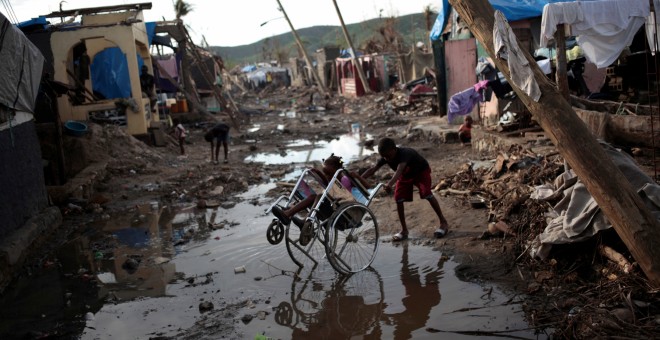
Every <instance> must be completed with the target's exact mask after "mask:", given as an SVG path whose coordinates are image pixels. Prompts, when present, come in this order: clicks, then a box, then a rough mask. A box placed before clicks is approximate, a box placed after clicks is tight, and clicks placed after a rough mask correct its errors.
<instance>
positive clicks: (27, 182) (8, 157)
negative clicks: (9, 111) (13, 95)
mask: <svg viewBox="0 0 660 340" xmlns="http://www.w3.org/2000/svg"><path fill="white" fill-rule="evenodd" d="M17 117H18V118H19V119H20V120H23V121H24V122H23V123H20V124H17V120H16V119H14V121H13V123H12V124H16V125H13V126H12V127H11V128H9V126H8V125H9V124H7V123H4V124H0V188H1V189H0V190H2V195H0V240H1V239H3V238H5V237H6V236H7V234H8V233H10V232H12V231H14V230H16V229H18V228H19V227H21V226H22V225H23V223H25V222H26V221H27V220H28V219H29V218H30V217H32V216H34V215H36V214H38V213H39V212H40V211H42V210H43V209H45V208H46V207H47V206H48V197H47V194H46V186H45V183H44V172H43V165H42V162H41V150H40V148H39V140H38V138H37V132H36V128H35V125H34V120H33V119H32V115H30V114H27V113H20V112H19V113H18V114H17Z"/></svg>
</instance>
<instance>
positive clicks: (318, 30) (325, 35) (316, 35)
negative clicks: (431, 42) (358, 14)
mask: <svg viewBox="0 0 660 340" xmlns="http://www.w3.org/2000/svg"><path fill="white" fill-rule="evenodd" d="M390 19H391V18H390ZM387 20H388V19H387V18H379V19H371V20H368V21H363V22H361V23H356V24H351V25H347V26H346V28H347V29H348V32H349V34H351V38H352V39H353V44H355V46H356V48H358V49H361V48H363V47H364V45H365V44H366V42H367V41H368V40H370V39H371V40H373V41H376V42H381V41H382V40H383V38H382V35H381V34H380V33H379V31H380V28H381V27H383V26H384V25H385V24H386V21H387ZM433 20H435V17H434V18H433ZM393 28H394V29H395V31H396V32H398V33H399V34H400V35H401V36H402V38H403V44H404V45H405V46H412V45H413V44H414V43H415V42H416V41H426V40H427V39H428V38H427V34H426V33H425V32H426V28H425V19H424V14H423V13H418V14H409V15H405V16H400V17H397V18H395V19H394V25H393ZM297 31H298V35H299V36H300V39H301V40H302V41H303V44H304V45H305V47H306V49H307V52H308V53H313V52H314V51H316V50H317V49H319V48H321V47H323V46H339V47H341V48H346V47H347V46H346V42H345V40H344V36H343V34H342V32H341V28H340V27H339V26H314V27H308V28H302V29H299V30H297ZM210 49H211V50H212V51H213V52H215V53H216V54H219V55H220V56H222V58H223V59H224V60H225V65H226V66H227V67H228V68H231V67H233V66H235V65H244V64H249V63H255V62H261V61H267V60H269V59H270V60H274V59H277V57H276V51H280V57H281V58H283V59H285V58H292V57H296V56H298V48H297V46H296V43H295V41H294V39H293V34H291V33H290V32H289V33H284V34H280V35H276V36H273V37H270V38H266V39H262V40H260V41H257V42H255V43H252V44H249V45H241V46H233V47H225V46H211V47H210Z"/></svg>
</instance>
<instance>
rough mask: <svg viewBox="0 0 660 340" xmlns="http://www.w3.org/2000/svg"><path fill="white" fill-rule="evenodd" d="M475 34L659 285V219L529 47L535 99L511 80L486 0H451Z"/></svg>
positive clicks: (642, 265) (634, 254)
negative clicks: (495, 39) (495, 44)
mask: <svg viewBox="0 0 660 340" xmlns="http://www.w3.org/2000/svg"><path fill="white" fill-rule="evenodd" d="M449 2H450V3H451V4H452V5H453V6H454V9H455V10H456V11H457V12H458V13H459V15H460V16H461V19H462V20H464V21H465V22H466V23H467V24H468V25H469V27H470V31H471V32H472V33H473V34H474V35H475V36H476V37H477V39H479V41H480V42H481V43H482V45H483V46H484V48H485V49H486V51H488V54H489V55H490V56H491V58H492V59H493V62H494V63H495V65H496V66H497V68H498V69H499V70H500V71H501V72H502V73H503V74H504V75H505V76H506V78H507V80H508V81H509V84H511V85H512V87H513V89H514V91H515V92H516V93H517V94H518V97H520V99H521V100H522V101H523V103H524V104H525V105H526V106H527V108H528V109H529V111H530V112H531V113H532V114H533V115H534V117H535V119H536V120H537V121H538V122H539V124H540V125H541V127H543V130H544V131H545V133H546V135H547V136H548V137H549V138H550V139H551V140H552V142H553V143H554V145H555V146H556V147H557V149H558V150H559V152H560V153H561V155H562V156H563V157H564V159H566V161H567V162H568V163H569V165H570V166H571V167H572V168H573V170H574V171H575V173H576V174H577V176H578V177H579V178H580V179H581V180H582V181H583V182H584V184H585V186H586V187H587V189H588V190H589V193H591V195H592V196H593V198H594V199H595V200H596V202H597V203H598V206H599V207H600V208H601V210H602V211H603V213H605V215H606V216H607V218H608V219H609V221H610V222H611V223H612V225H613V226H614V229H615V230H616V232H617V233H618V234H619V236H620V237H621V239H622V240H623V242H624V243H625V244H626V246H627V247H628V249H629V250H630V252H631V253H632V255H633V257H634V258H635V260H636V261H637V262H638V263H639V266H640V268H641V269H642V270H643V271H644V273H645V274H646V276H647V277H648V278H649V280H650V281H651V283H653V284H654V285H655V286H660V223H658V221H657V220H656V219H655V217H653V215H652V214H651V212H650V211H649V210H648V209H647V207H646V206H645V205H644V203H643V202H642V200H641V198H640V197H639V195H638V194H637V193H636V192H635V191H634V190H633V188H632V187H631V185H630V182H628V181H627V180H626V179H625V177H624V176H623V174H622V173H621V171H620V170H619V169H618V168H617V167H616V166H615V165H614V163H613V162H612V161H611V159H610V158H609V157H608V156H607V154H606V153H605V151H604V150H603V148H602V147H601V146H600V144H598V141H596V139H595V138H594V136H593V135H592V134H591V133H590V132H589V130H588V129H587V127H586V125H585V124H584V123H583V122H582V121H581V120H580V119H579V118H578V117H577V115H576V114H575V112H574V111H573V108H572V107H571V105H570V104H569V103H568V102H567V101H566V100H565V99H564V98H563V97H562V96H561V94H559V92H558V91H557V89H556V88H555V87H554V86H553V85H552V83H550V81H549V80H548V79H547V77H546V76H545V74H543V72H542V71H541V69H539V67H538V66H537V65H536V62H535V61H534V59H533V58H532V56H531V55H530V54H529V52H527V51H524V50H523V51H520V53H522V54H523V55H524V56H525V58H527V61H528V62H529V67H531V69H532V71H533V73H534V77H535V78H536V81H537V83H538V85H539V88H540V90H541V93H542V95H541V98H540V99H539V101H538V102H535V101H534V100H532V98H530V97H529V96H528V95H527V94H526V93H525V92H523V91H522V90H521V89H520V88H518V87H517V86H516V85H515V84H513V81H512V80H511V74H510V71H509V66H508V64H507V62H506V61H505V60H502V59H499V58H496V56H495V51H494V47H493V28H494V23H495V18H494V13H495V11H494V9H493V7H492V6H491V5H490V3H489V2H488V0H449Z"/></svg>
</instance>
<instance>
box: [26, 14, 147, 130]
mask: <svg viewBox="0 0 660 340" xmlns="http://www.w3.org/2000/svg"><path fill="white" fill-rule="evenodd" d="M150 8H151V3H140V4H131V5H117V6H106V7H96V8H82V9H75V10H67V11H61V12H53V13H50V14H48V15H45V16H42V17H39V18H38V19H34V20H33V21H32V22H29V23H23V24H22V25H21V27H22V29H23V30H24V31H25V32H27V35H28V37H29V38H30V39H31V40H32V41H34V43H35V45H37V47H39V49H40V50H41V51H42V53H43V54H44V55H45V56H46V62H47V65H49V68H48V69H47V72H48V73H49V74H50V75H51V76H52V79H53V80H54V81H56V82H59V83H61V84H64V85H66V86H67V87H68V88H69V91H68V92H67V95H64V96H60V97H58V98H57V100H56V101H57V104H56V105H54V109H55V110H56V112H57V113H58V114H59V117H60V119H61V120H62V121H67V120H75V121H87V120H89V119H91V118H94V117H98V118H101V117H102V118H105V119H110V120H114V121H116V123H117V124H120V125H121V124H125V125H126V129H127V132H128V133H129V134H132V135H144V134H146V133H147V131H148V128H149V127H150V126H151V124H152V122H158V121H159V117H158V115H157V114H155V111H153V109H152V106H153V105H155V103H153V104H152V103H150V99H149V98H148V97H147V96H143V93H142V89H141V86H140V72H141V71H140V69H141V67H142V66H143V65H145V66H146V67H147V70H148V71H147V72H148V73H149V74H150V75H153V73H154V72H153V69H152V62H151V56H150V53H149V38H148V33H147V27H146V25H145V23H144V17H143V14H142V11H143V10H145V9H150ZM49 18H50V19H53V18H59V19H61V20H62V22H61V23H59V24H49V23H48V22H47V21H46V19H49ZM78 18H80V20H79V21H76V19H78ZM65 19H66V20H65ZM50 65H52V66H50ZM50 67H52V69H50ZM118 102H119V104H118Z"/></svg>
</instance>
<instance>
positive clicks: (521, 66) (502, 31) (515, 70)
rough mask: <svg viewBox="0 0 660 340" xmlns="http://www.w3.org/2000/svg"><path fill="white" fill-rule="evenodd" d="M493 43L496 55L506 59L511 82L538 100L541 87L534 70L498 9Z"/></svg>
mask: <svg viewBox="0 0 660 340" xmlns="http://www.w3.org/2000/svg"><path fill="white" fill-rule="evenodd" d="M493 43H494V48H495V55H496V57H497V58H499V59H502V60H506V61H507V63H508V65H509V72H510V74H511V81H512V82H513V84H514V85H516V86H517V87H518V88H520V89H521V90H523V91H524V92H525V93H527V95H528V96H530V97H531V98H532V99H533V100H534V101H535V102H538V101H539V98H541V89H540V88H539V84H538V83H536V78H535V77H534V72H533V71H532V68H531V67H530V66H529V62H528V61H527V58H526V57H525V55H524V54H523V52H522V51H521V50H520V46H518V41H517V40H516V35H515V34H514V33H513V30H512V29H511V26H509V22H508V21H507V20H506V18H505V17H504V14H503V13H502V12H500V11H495V26H494V27H493Z"/></svg>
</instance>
